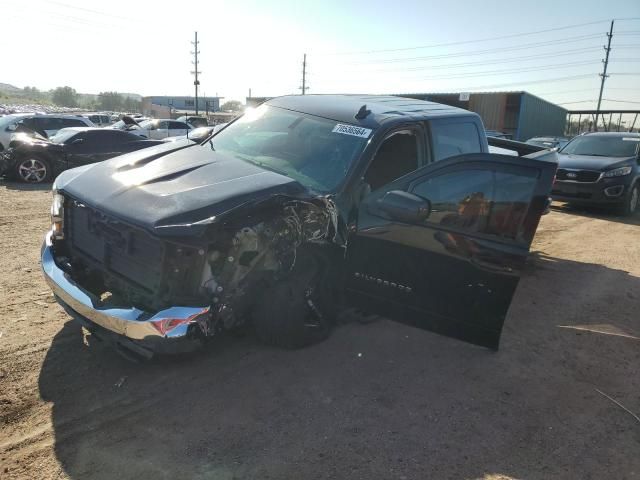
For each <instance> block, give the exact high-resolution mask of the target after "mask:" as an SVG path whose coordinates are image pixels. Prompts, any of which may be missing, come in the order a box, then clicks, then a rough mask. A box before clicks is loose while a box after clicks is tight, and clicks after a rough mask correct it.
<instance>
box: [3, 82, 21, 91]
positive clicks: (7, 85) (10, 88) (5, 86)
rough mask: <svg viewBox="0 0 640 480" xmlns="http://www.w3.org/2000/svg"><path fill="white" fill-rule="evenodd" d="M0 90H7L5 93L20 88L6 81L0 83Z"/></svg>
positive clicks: (19, 89)
mask: <svg viewBox="0 0 640 480" xmlns="http://www.w3.org/2000/svg"><path fill="white" fill-rule="evenodd" d="M0 91H3V92H7V93H15V92H20V91H22V89H21V88H18V87H16V86H14V85H10V84H8V83H0Z"/></svg>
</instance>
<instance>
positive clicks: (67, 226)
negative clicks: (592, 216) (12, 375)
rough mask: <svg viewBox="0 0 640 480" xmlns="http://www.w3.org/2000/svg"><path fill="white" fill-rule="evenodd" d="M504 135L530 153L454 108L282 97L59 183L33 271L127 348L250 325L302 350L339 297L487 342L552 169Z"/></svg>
mask: <svg viewBox="0 0 640 480" xmlns="http://www.w3.org/2000/svg"><path fill="white" fill-rule="evenodd" d="M503 142H507V143H508V144H509V145H506V146H507V148H508V147H509V146H512V147H513V148H515V149H516V150H517V149H518V147H519V146H522V148H524V150H523V151H524V152H534V153H530V154H528V155H524V156H508V155H496V154H491V153H489V146H488V144H487V139H486V136H485V132H484V128H483V125H482V122H481V120H480V118H479V117H478V116H477V115H476V114H473V113H471V112H468V111H465V110H461V109H458V108H453V107H449V106H446V105H440V104H436V103H431V102H422V101H417V100H411V99H405V98H398V97H386V96H362V95H358V96H356V95H305V96H285V97H280V98H275V99H273V100H269V101H268V102H266V103H264V104H262V105H261V106H260V107H258V108H256V109H252V110H250V111H247V112H246V113H245V115H243V116H242V117H240V118H239V119H238V120H236V121H234V122H232V123H231V124H229V125H228V126H226V128H224V129H222V130H221V131H219V132H217V133H215V134H214V135H213V136H211V137H209V138H206V139H205V140H204V141H202V142H201V143H198V144H190V145H185V144H179V145H176V144H167V145H162V146H157V147H152V148H150V149H146V150H144V151H139V152H134V153H131V154H127V155H123V156H120V157H117V158H114V159H111V160H108V161H106V162H102V163H98V164H95V165H87V166H83V167H79V168H76V169H72V170H68V171H66V172H64V173H63V174H61V175H60V176H59V177H58V178H57V179H56V181H55V183H54V186H53V205H52V209H51V212H52V227H51V230H50V232H49V233H48V234H47V235H46V238H45V242H44V245H43V248H42V269H43V271H44V275H45V278H46V280H47V282H48V283H49V285H50V286H51V288H52V289H53V291H54V293H55V295H56V297H57V299H58V301H59V302H60V303H61V304H62V305H63V306H64V307H65V308H66V310H67V311H68V312H69V313H70V314H71V315H72V316H74V317H75V318H76V319H77V320H79V321H80V322H81V323H82V324H83V325H84V326H85V327H87V328H88V329H89V330H90V331H91V332H93V333H94V334H95V335H96V336H98V337H102V338H106V339H108V340H111V341H113V342H114V344H115V345H116V346H117V347H118V348H119V349H121V350H122V351H124V352H127V353H128V354H130V355H136V356H142V357H149V356H151V355H153V354H154V353H173V352H184V351H190V350H192V349H194V348H197V347H198V346H200V345H202V344H203V343H204V342H205V341H206V340H207V339H208V338H210V337H212V336H215V335H217V334H219V333H220V332H223V331H225V330H229V329H234V328H239V327H243V326H251V327H252V328H253V329H254V331H255V333H256V334H257V335H258V337H259V338H261V339H262V340H264V341H266V342H268V343H271V344H276V345H280V346H284V347H291V348H296V347H301V346H304V345H308V344H311V343H313V342H316V341H319V340H321V339H323V338H325V337H326V336H327V335H328V333H329V331H330V329H331V326H332V324H333V322H334V319H335V317H336V315H337V313H338V311H339V310H340V309H342V308H344V307H354V308H356V309H359V310H361V311H363V312H370V313H375V314H380V315H384V316H386V317H388V318H391V319H395V320H398V321H400V322H405V323H409V324H411V325H415V326H416V327H419V328H424V329H427V330H432V331H434V332H437V333H440V334H444V335H449V336H452V337H456V338H459V339H462V340H465V341H468V342H471V343H475V344H478V345H482V346H486V347H489V348H492V349H497V348H498V344H499V339H500V333H501V330H502V325H503V322H504V319H505V316H506V313H507V310H508V308H509V305H510V303H511V299H512V297H513V294H514V292H515V289H516V286H517V284H518V280H519V277H520V273H521V271H522V268H523V265H524V263H525V259H526V257H527V254H528V251H529V247H530V244H531V241H532V239H533V236H534V234H535V232H536V228H537V226H538V222H539V220H540V216H541V215H542V214H543V212H544V210H545V208H546V206H547V202H548V196H549V193H550V191H551V186H552V183H553V179H554V174H555V171H556V166H557V165H556V158H555V152H553V151H549V150H542V149H539V148H537V147H532V146H524V145H523V144H518V142H513V141H508V140H505V141H503ZM503 146H505V145H503ZM527 149H528V150H527Z"/></svg>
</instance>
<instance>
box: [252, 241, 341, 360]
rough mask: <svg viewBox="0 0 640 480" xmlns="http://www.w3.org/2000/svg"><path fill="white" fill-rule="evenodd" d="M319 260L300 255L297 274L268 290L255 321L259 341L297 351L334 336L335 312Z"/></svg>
mask: <svg viewBox="0 0 640 480" xmlns="http://www.w3.org/2000/svg"><path fill="white" fill-rule="evenodd" d="M322 270H323V269H322V267H321V266H320V264H319V262H318V258H317V257H316V256H314V255H313V254H309V253H308V252H304V254H303V253H302V252H298V259H297V261H296V266H295V268H294V271H293V272H292V273H291V274H290V276H288V277H287V278H285V279H283V280H281V281H279V282H278V283H276V284H275V285H273V286H272V287H270V288H268V289H267V290H265V291H264V292H263V294H262V296H261V297H260V299H259V300H258V302H257V303H256V305H255V307H254V309H253V314H252V319H253V326H254V330H255V333H256V336H257V337H258V339H259V340H260V341H262V342H264V343H266V344H268V345H273V346H276V347H280V348H286V349H296V348H302V347H306V346H308V345H312V344H314V343H318V342H321V341H322V340H324V339H326V338H327V337H328V336H329V334H330V333H331V327H332V326H333V324H334V317H335V311H334V309H333V308H332V303H331V302H332V300H333V299H332V298H331V296H330V295H329V293H328V291H327V289H326V287H325V285H326V283H327V281H326V280H327V279H326V276H325V275H324V274H323V271H322Z"/></svg>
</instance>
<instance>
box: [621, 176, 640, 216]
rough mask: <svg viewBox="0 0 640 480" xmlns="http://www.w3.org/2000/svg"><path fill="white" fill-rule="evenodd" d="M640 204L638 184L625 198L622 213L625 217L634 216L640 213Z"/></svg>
mask: <svg viewBox="0 0 640 480" xmlns="http://www.w3.org/2000/svg"><path fill="white" fill-rule="evenodd" d="M639 204H640V187H638V182H636V183H635V184H634V185H633V186H632V187H631V188H630V189H629V190H628V191H627V194H626V195H625V196H624V203H623V204H622V205H621V207H620V213H621V214H622V215H625V216H630V215H633V214H634V213H636V212H637V211H638V206H639Z"/></svg>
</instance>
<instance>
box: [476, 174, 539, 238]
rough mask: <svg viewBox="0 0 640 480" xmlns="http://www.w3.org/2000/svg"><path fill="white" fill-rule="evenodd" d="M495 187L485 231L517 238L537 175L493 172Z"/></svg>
mask: <svg viewBox="0 0 640 480" xmlns="http://www.w3.org/2000/svg"><path fill="white" fill-rule="evenodd" d="M495 179H496V183H495V185H496V188H495V192H494V199H493V206H492V208H491V216H490V218H489V225H488V227H487V233H491V234H495V235H500V236H503V237H508V238H518V236H519V234H520V231H521V227H522V222H523V221H524V217H525V215H526V214H527V210H528V209H529V202H530V201H531V198H532V197H533V191H534V189H535V187H536V182H537V176H536V175H535V173H534V172H531V173H530V174H529V175H526V174H525V173H524V172H523V173H518V174H517V175H516V174H514V173H510V172H495Z"/></svg>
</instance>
